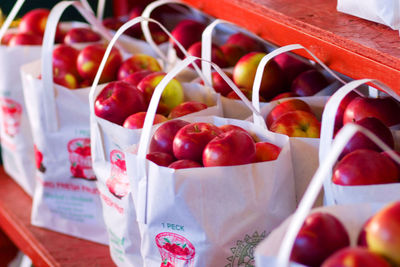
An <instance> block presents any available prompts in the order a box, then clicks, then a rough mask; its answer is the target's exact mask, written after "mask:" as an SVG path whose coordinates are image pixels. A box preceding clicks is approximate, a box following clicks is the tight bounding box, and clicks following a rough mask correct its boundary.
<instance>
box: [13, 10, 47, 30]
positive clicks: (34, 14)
mask: <svg viewBox="0 0 400 267" xmlns="http://www.w3.org/2000/svg"><path fill="white" fill-rule="evenodd" d="M49 14H50V11H49V10H48V9H45V8H36V9H33V10H31V11H29V12H27V13H26V14H25V15H24V16H23V17H22V18H21V22H20V24H19V25H18V31H19V32H20V33H31V34H36V35H40V36H43V35H44V30H45V29H46V22H47V17H48V16H49Z"/></svg>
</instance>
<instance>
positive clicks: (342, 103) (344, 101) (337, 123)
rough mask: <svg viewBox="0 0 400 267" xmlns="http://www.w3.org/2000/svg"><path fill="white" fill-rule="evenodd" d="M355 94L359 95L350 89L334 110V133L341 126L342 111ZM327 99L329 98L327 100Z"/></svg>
mask: <svg viewBox="0 0 400 267" xmlns="http://www.w3.org/2000/svg"><path fill="white" fill-rule="evenodd" d="M357 96H360V95H359V94H358V93H357V92H356V91H351V92H350V93H348V94H347V95H346V96H345V97H344V98H343V99H342V101H340V103H339V107H338V109H337V111H336V116H335V128H334V129H335V134H336V133H337V132H338V131H339V130H340V128H342V127H343V115H344V111H345V110H346V108H347V105H348V104H349V103H350V102H351V101H352V100H353V99H354V98H356V97H357ZM328 101H329V100H328Z"/></svg>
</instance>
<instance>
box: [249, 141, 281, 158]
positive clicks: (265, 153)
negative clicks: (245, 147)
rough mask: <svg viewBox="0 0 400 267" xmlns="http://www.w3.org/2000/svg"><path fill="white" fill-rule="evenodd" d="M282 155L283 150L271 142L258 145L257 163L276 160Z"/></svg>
mask: <svg viewBox="0 0 400 267" xmlns="http://www.w3.org/2000/svg"><path fill="white" fill-rule="evenodd" d="M279 153H281V148H280V147H279V146H277V145H274V144H271V143H269V142H258V143H256V157H255V162H263V161H270V160H276V159H277V158H278V156H279Z"/></svg>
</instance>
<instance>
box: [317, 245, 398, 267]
mask: <svg viewBox="0 0 400 267" xmlns="http://www.w3.org/2000/svg"><path fill="white" fill-rule="evenodd" d="M341 266H343V267H391V266H392V265H391V264H389V262H387V261H386V260H385V259H384V258H383V257H382V256H381V255H379V254H377V253H374V252H371V251H369V250H368V249H366V248H361V247H347V248H342V249H341V250H339V251H336V252H335V253H334V254H333V255H331V256H330V257H329V258H328V259H326V260H325V261H324V262H323V263H322V265H321V267H341Z"/></svg>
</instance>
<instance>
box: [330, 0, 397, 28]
mask: <svg viewBox="0 0 400 267" xmlns="http://www.w3.org/2000/svg"><path fill="white" fill-rule="evenodd" d="M336 9H337V10H338V11H340V12H343V13H346V14H349V15H353V16H356V17H360V18H363V19H367V20H371V21H374V22H377V23H381V24H384V25H386V26H389V27H390V28H392V29H393V30H400V2H399V1H398V0H385V1H380V0H364V1H362V2H360V1H357V0H338V2H337V7H336Z"/></svg>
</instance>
